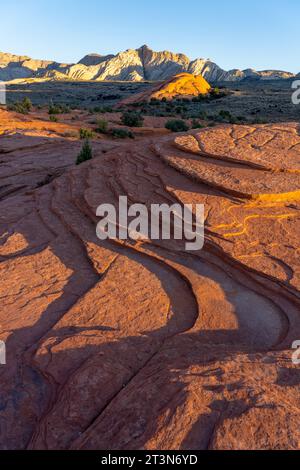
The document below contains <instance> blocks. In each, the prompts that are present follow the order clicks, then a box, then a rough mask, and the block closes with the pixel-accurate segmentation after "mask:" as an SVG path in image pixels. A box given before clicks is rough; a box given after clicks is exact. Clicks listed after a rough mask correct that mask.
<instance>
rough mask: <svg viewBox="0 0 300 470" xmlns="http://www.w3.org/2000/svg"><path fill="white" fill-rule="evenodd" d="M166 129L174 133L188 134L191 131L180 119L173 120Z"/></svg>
mask: <svg viewBox="0 0 300 470" xmlns="http://www.w3.org/2000/svg"><path fill="white" fill-rule="evenodd" d="M165 127H166V129H168V130H170V131H172V132H186V131H188V130H189V126H188V125H187V124H186V123H185V122H184V121H182V120H180V119H171V120H170V121H168V122H167V123H166V126H165Z"/></svg>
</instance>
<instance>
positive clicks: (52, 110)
mask: <svg viewBox="0 0 300 470" xmlns="http://www.w3.org/2000/svg"><path fill="white" fill-rule="evenodd" d="M48 112H49V114H50V115H51V114H52V115H53V114H66V113H69V112H70V108H69V107H68V106H65V105H57V104H53V103H51V104H50V105H49V111H48Z"/></svg>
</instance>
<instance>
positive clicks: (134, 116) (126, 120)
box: [121, 111, 144, 127]
mask: <svg viewBox="0 0 300 470" xmlns="http://www.w3.org/2000/svg"><path fill="white" fill-rule="evenodd" d="M121 121H122V123H123V124H124V126H128V127H142V125H143V122H144V118H143V116H142V115H141V114H140V113H138V112H136V111H126V112H125V113H123V114H122V117H121Z"/></svg>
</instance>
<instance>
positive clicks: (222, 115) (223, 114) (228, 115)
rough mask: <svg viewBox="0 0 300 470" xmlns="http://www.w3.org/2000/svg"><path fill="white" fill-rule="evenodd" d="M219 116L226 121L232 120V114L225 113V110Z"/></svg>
mask: <svg viewBox="0 0 300 470" xmlns="http://www.w3.org/2000/svg"><path fill="white" fill-rule="evenodd" d="M219 116H220V117H221V118H222V119H224V120H230V119H231V118H232V115H231V113H230V112H229V111H224V109H221V111H220V112H219Z"/></svg>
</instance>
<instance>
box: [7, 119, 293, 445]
mask: <svg viewBox="0 0 300 470" xmlns="http://www.w3.org/2000/svg"><path fill="white" fill-rule="evenodd" d="M113 118H114V119H116V117H115V116H114V117H113ZM30 119H31V121H30ZM88 119H90V118H89V115H88V113H87V114H86V115H84V114H78V115H77V120H76V121H75V122H74V121H72V120H71V116H68V117H66V116H65V117H64V116H61V117H60V123H50V122H49V121H47V120H46V116H45V115H43V114H42V112H40V113H39V114H38V113H36V114H35V116H33V115H29V116H25V117H22V116H21V117H20V116H17V115H15V114H12V113H8V112H5V111H0V132H1V133H3V134H1V135H0V170H1V193H0V199H1V200H0V275H1V283H0V340H2V341H5V344H6V351H7V365H6V366H4V365H0V386H1V407H0V420H1V422H2V423H5V425H3V426H4V431H5V432H1V433H0V448H1V449H98V450H99V449H111V450H113V449H119V450H126V449H182V450H189V449H298V448H299V445H300V431H299V380H300V378H299V366H297V365H293V362H292V350H291V345H292V343H293V341H294V340H296V339H300V316H299V314H300V308H299V307H300V292H299V289H300V266H299V253H298V250H299V248H298V246H299V230H300V218H299V210H300V201H299V199H300V196H299V188H300V180H299V154H300V136H299V125H297V124H277V125H265V126H231V125H228V126H219V127H216V128H213V129H203V130H201V131H199V130H197V131H191V132H189V133H185V134H177V135H174V134H165V135H159V134H158V132H157V129H156V130H155V128H153V129H152V130H149V129H150V128H149V129H148V133H147V135H146V136H145V137H143V134H142V132H143V129H141V130H140V132H141V134H140V135H139V136H138V137H137V138H136V140H135V141H130V142H128V143H127V142H125V143H121V142H119V141H116V140H114V141H112V140H109V138H108V137H106V136H104V137H101V138H99V139H95V140H93V141H92V146H93V151H94V158H93V159H92V160H90V161H88V162H86V163H84V164H82V165H80V166H79V167H76V166H75V159H76V155H77V153H78V151H79V148H80V146H81V144H80V142H79V141H78V138H76V136H75V135H72V132H75V131H77V133H78V129H79V128H80V127H83V126H86V125H87V122H88ZM56 170H57V173H55V171H56ZM49 174H51V175H52V176H51V178H50V179H49V178H48V179H47V175H49ZM120 195H127V196H128V198H129V200H130V202H131V203H134V202H137V203H143V204H145V205H146V206H147V207H150V205H151V204H153V203H156V204H161V203H169V204H171V203H175V202H176V203H180V204H184V203H189V204H191V203H194V204H196V203H199V204H204V206H205V220H206V222H205V227H206V228H205V234H206V235H205V245H204V248H203V250H201V251H199V252H186V251H185V249H184V244H183V243H182V241H180V240H170V241H168V240H164V241H159V240H156V241H155V242H154V241H153V242H152V241H151V240H149V241H147V242H141V241H139V242H133V241H128V242H127V241H125V242H124V241H121V240H118V239H117V240H115V241H100V240H99V239H98V238H97V237H96V224H97V220H98V219H97V217H96V216H95V214H96V208H97V207H98V206H99V205H100V204H102V203H111V204H114V205H116V206H117V204H118V199H119V196H120Z"/></svg>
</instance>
